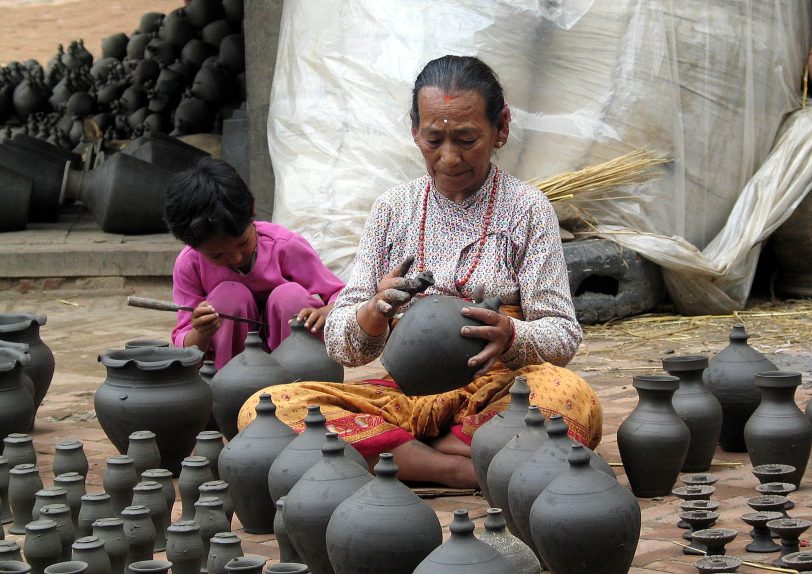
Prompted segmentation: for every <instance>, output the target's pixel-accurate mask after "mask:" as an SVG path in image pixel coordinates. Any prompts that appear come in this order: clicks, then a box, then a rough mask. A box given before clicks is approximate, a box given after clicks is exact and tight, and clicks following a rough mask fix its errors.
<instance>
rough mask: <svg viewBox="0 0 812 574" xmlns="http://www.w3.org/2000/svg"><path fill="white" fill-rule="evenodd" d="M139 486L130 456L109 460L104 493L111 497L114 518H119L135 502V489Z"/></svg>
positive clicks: (105, 472) (117, 456)
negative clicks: (125, 508)
mask: <svg viewBox="0 0 812 574" xmlns="http://www.w3.org/2000/svg"><path fill="white" fill-rule="evenodd" d="M136 484H138V475H137V474H136V473H135V466H134V465H133V459H132V458H130V457H129V456H127V455H125V454H123V455H116V456H111V457H110V458H108V459H107V468H106V469H105V471H104V481H103V485H104V492H106V493H107V494H109V495H110V504H111V505H112V508H113V516H118V515H119V513H120V512H121V511H122V510H123V509H124V507H125V506H129V505H130V504H131V503H132V501H133V487H134V486H135V485H136Z"/></svg>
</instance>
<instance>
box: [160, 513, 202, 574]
mask: <svg viewBox="0 0 812 574" xmlns="http://www.w3.org/2000/svg"><path fill="white" fill-rule="evenodd" d="M166 537H167V538H166V558H167V559H168V560H170V561H171V562H172V572H173V573H174V574H198V572H200V568H201V566H203V562H204V560H205V559H206V557H205V555H204V554H203V540H202V539H201V538H200V526H198V524H197V522H195V521H194V520H181V521H179V522H175V523H174V524H172V526H170V527H169V528H168V529H167V531H166Z"/></svg>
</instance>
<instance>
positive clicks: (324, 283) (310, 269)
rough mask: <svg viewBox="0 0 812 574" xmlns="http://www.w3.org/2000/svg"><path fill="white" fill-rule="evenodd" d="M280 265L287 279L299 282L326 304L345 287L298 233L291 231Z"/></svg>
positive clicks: (280, 256) (282, 252) (280, 258)
mask: <svg viewBox="0 0 812 574" xmlns="http://www.w3.org/2000/svg"><path fill="white" fill-rule="evenodd" d="M279 267H280V269H281V271H282V276H283V277H284V278H285V279H287V280H289V281H293V282H294V283H298V284H299V285H301V286H302V287H304V288H305V289H307V292H308V293H310V294H311V295H318V296H319V297H321V300H322V301H324V302H325V304H327V303H332V302H333V301H335V299H336V297H338V294H339V292H340V291H341V290H342V289H343V288H344V282H343V281H342V280H341V279H339V278H338V277H336V275H335V274H334V273H333V272H332V271H330V270H329V269H327V267H326V266H325V265H324V263H322V262H321V259H320V258H319V254H318V253H316V250H315V249H313V247H311V246H310V244H309V243H308V242H307V240H306V239H305V238H304V237H302V236H301V235H299V234H297V233H293V232H291V236H290V239H288V241H287V242H286V244H285V247H284V249H283V250H282V251H281V253H280V254H279Z"/></svg>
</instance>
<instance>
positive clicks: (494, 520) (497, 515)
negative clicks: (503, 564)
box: [479, 508, 541, 574]
mask: <svg viewBox="0 0 812 574" xmlns="http://www.w3.org/2000/svg"><path fill="white" fill-rule="evenodd" d="M479 539H480V540H481V541H482V542H484V543H485V544H487V545H489V546H491V547H493V549H494V550H496V551H497V552H499V554H501V555H502V556H504V557H505V558H507V559H508V560H509V561H510V563H511V564H513V566H514V568H516V572H517V574H540V573H541V564H540V563H539V559H538V558H536V555H535V554H534V553H533V550H531V549H530V547H529V546H527V544H525V543H524V542H522V541H521V540H519V539H518V538H516V537H515V536H513V535H512V534H511V533H510V532H508V531H507V522H505V519H504V518H502V509H501V508H489V509H488V516H487V517H486V518H485V532H483V533H482V534H481V535H480V536H479Z"/></svg>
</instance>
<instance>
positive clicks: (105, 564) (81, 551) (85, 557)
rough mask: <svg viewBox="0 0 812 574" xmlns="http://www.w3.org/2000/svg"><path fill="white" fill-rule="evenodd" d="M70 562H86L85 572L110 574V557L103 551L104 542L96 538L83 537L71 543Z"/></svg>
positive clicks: (111, 569) (111, 568)
mask: <svg viewBox="0 0 812 574" xmlns="http://www.w3.org/2000/svg"><path fill="white" fill-rule="evenodd" d="M72 548H73V552H72V554H71V560H81V561H82V562H87V570H88V572H91V573H92V574H112V571H113V567H112V565H111V564H110V557H109V556H108V555H107V552H106V551H105V549H104V542H102V541H101V540H99V537H98V536H84V537H82V538H79V539H77V540H76V542H74V543H73V546H72Z"/></svg>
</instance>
